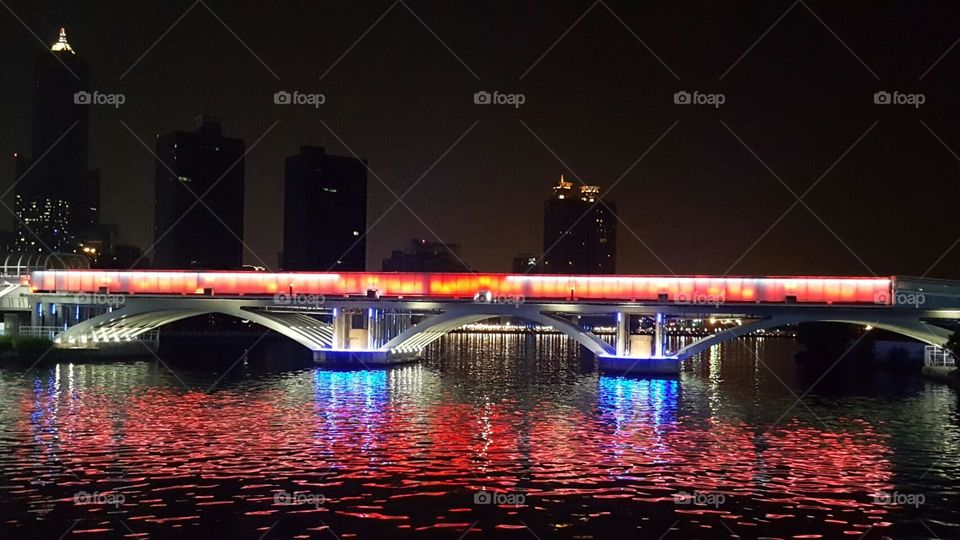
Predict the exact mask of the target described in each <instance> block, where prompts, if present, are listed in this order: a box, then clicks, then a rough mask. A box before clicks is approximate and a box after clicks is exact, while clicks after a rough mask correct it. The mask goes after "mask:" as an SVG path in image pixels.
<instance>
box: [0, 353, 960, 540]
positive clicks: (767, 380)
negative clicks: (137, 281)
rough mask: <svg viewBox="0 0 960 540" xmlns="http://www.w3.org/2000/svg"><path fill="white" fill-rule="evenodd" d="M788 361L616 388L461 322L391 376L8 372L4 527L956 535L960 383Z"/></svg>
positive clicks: (382, 534) (717, 358)
mask: <svg viewBox="0 0 960 540" xmlns="http://www.w3.org/2000/svg"><path fill="white" fill-rule="evenodd" d="M793 352H794V343H793V342H792V341H791V340H784V339H766V340H760V339H757V340H744V341H741V342H737V343H730V344H726V345H724V346H722V347H720V348H715V349H713V350H712V351H711V352H710V353H709V354H705V355H702V356H700V357H698V358H695V359H692V360H689V361H687V362H686V363H685V365H684V371H683V373H682V375H681V376H680V377H679V378H676V379H643V378H623V377H608V376H599V375H598V374H597V373H596V372H595V370H594V369H593V367H592V363H591V362H590V361H589V358H588V357H581V354H580V351H579V349H578V347H576V346H575V345H574V344H572V343H570V342H569V341H567V340H566V339H565V338H560V337H555V336H543V337H538V338H531V337H522V336H501V335H471V334H461V335H452V336H448V337H447V338H445V339H444V340H443V342H442V343H440V344H438V345H437V346H435V347H434V348H433V349H432V350H431V354H430V356H431V358H430V360H429V361H427V362H425V363H423V364H420V365H411V366H406V367H400V368H395V369H389V370H382V371H355V372H347V371H327V370H321V369H313V368H309V369H300V370H293V371H284V372H270V371H269V370H263V369H259V368H258V366H257V365H256V363H253V362H249V361H241V362H239V363H238V364H237V365H236V366H235V367H233V369H230V370H229V371H227V370H226V369H225V368H222V369H219V370H218V372H211V371H209V370H206V371H205V370H200V369H189V368H186V367H181V366H183V365H189V364H190V363H191V362H178V363H176V364H169V365H175V366H176V367H173V370H171V369H169V368H168V367H167V366H168V364H167V363H160V362H157V361H153V362H148V361H141V362H129V363H110V364H96V365H72V364H69V363H61V364H57V365H53V366H48V367H43V368H38V369H35V370H32V371H30V372H25V371H24V370H23V369H22V368H21V369H0V537H2V538H20V537H23V538H32V537H36V538H54V539H57V538H60V537H61V535H63V537H64V538H88V537H116V538H120V537H126V538H146V537H148V536H149V537H150V538H212V537H234V538H255V539H256V538H261V537H262V538H334V537H339V538H453V539H458V538H472V537H477V538H479V537H484V536H496V537H504V538H530V539H533V538H553V537H578V538H614V537H629V538H654V539H656V538H733V537H736V536H739V537H742V538H754V537H774V538H818V537H823V538H841V537H849V538H861V537H864V538H882V537H896V538H903V537H916V538H937V537H939V538H950V537H960V525H958V524H960V516H958V510H957V509H958V508H960V493H958V479H960V459H958V457H957V456H958V451H960V421H958V420H960V419H958V411H957V405H958V400H957V394H956V392H955V391H954V390H952V389H949V388H947V387H944V386H941V385H939V384H934V383H929V382H925V381H924V380H922V379H921V378H919V376H915V375H904V374H892V373H884V372H878V371H875V370H864V369H858V368H855V367H848V366H839V367H834V368H832V369H829V368H830V363H825V364H823V365H819V364H817V365H806V364H797V363H796V362H795V361H794V359H793ZM179 354H184V353H182V352H180V353H179ZM161 356H162V355H161ZM180 360H184V359H182V358H181V359H180ZM186 360H194V359H186ZM195 360H196V362H195V363H200V362H201V361H203V360H204V359H203V358H197V359H195ZM267 361H269V359H267ZM230 364H231V363H228V364H226V365H227V366H228V367H229V365H230ZM814 383H816V386H814V387H813V389H812V390H809V393H807V391H808V389H809V388H810V387H811V385H813V384H814ZM805 394H806V395H805ZM800 397H802V398H803V399H802V400H800V399H799V398H800ZM494 496H496V498H497V500H499V501H501V502H504V503H505V504H499V505H497V504H484V503H485V502H486V499H487V498H493V497H494ZM921 496H922V499H923V500H922V501H920V498H921ZM885 497H886V498H885ZM889 501H892V502H894V503H895V504H889V503H888V502H889ZM511 503H512V504H511ZM917 503H922V504H917ZM331 533H332V534H331Z"/></svg>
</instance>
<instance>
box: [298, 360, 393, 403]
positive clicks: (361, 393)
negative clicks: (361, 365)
mask: <svg viewBox="0 0 960 540" xmlns="http://www.w3.org/2000/svg"><path fill="white" fill-rule="evenodd" d="M313 380H314V384H315V385H316V390H315V397H316V403H317V407H318V408H324V409H327V410H333V409H338V408H340V407H343V406H346V407H348V408H351V409H356V408H358V407H359V408H361V409H362V412H364V413H368V412H375V411H376V410H378V409H380V408H382V407H383V405H384V404H385V403H386V402H387V399H388V392H387V372H386V371H385V370H367V371H327V370H322V369H317V370H316V371H314V375H313ZM357 412H360V411H357Z"/></svg>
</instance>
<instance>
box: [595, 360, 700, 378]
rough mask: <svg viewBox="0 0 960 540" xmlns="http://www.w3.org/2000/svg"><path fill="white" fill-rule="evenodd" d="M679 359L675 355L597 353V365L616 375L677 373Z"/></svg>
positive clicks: (605, 371) (678, 371)
mask: <svg viewBox="0 0 960 540" xmlns="http://www.w3.org/2000/svg"><path fill="white" fill-rule="evenodd" d="M680 364H681V360H680V358H679V357H676V356H616V355H597V367H598V368H599V369H600V371H602V372H604V373H612V374H618V375H661V376H667V375H677V374H679V373H680Z"/></svg>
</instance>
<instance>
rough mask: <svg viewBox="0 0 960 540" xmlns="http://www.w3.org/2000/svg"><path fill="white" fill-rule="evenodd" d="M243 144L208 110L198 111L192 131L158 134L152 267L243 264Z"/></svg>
mask: <svg viewBox="0 0 960 540" xmlns="http://www.w3.org/2000/svg"><path fill="white" fill-rule="evenodd" d="M244 148H245V143H244V141H243V139H233V138H229V137H224V136H223V130H222V128H221V126H220V119H219V118H216V117H213V116H201V117H199V118H198V120H197V128H196V129H195V130H194V131H193V132H186V131H175V132H173V133H168V134H166V135H160V136H158V137H157V156H158V157H159V160H158V161H157V172H156V199H155V200H154V208H155V218H154V226H153V235H154V236H153V237H154V255H153V264H154V266H155V267H157V268H198V269H239V268H240V267H241V266H242V264H243V242H242V238H243V201H244V196H243V190H244V163H243V155H244ZM198 198H199V199H201V200H202V201H203V204H201V203H200V202H198Z"/></svg>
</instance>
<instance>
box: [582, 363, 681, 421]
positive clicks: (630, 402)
mask: <svg viewBox="0 0 960 540" xmlns="http://www.w3.org/2000/svg"><path fill="white" fill-rule="evenodd" d="M598 401H599V406H600V410H601V411H602V414H603V416H604V417H607V418H609V419H610V420H612V421H613V422H614V423H615V424H616V427H617V429H618V430H619V429H621V428H623V427H627V426H629V425H630V424H650V423H652V424H653V425H654V426H661V425H663V424H674V423H676V415H677V408H678V407H679V401H680V381H678V380H676V379H631V378H627V377H607V376H603V377H600V387H599V391H598Z"/></svg>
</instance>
